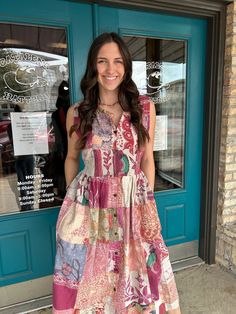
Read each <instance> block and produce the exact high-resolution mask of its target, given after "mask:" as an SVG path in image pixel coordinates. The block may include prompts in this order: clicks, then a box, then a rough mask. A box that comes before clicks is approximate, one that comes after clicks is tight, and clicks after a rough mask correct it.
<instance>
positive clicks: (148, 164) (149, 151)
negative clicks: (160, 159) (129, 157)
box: [140, 101, 156, 190]
mask: <svg viewBox="0 0 236 314" xmlns="http://www.w3.org/2000/svg"><path fill="white" fill-rule="evenodd" d="M155 125H156V110H155V105H154V103H153V102H152V101H150V126H149V136H150V140H149V141H146V143H145V145H144V153H143V157H142V160H141V165H140V167H141V169H142V171H143V172H144V174H145V175H146V177H147V179H148V183H149V185H150V187H151V188H152V190H154V182H155V164H154V157H153V144H154V134H155Z"/></svg>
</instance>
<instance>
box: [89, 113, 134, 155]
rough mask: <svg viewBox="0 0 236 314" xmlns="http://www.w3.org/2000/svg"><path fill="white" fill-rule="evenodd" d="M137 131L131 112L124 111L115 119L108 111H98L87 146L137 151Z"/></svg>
mask: <svg viewBox="0 0 236 314" xmlns="http://www.w3.org/2000/svg"><path fill="white" fill-rule="evenodd" d="M137 142H138V141H137V132H136V130H135V128H134V126H133V124H132V123H131V121H130V114H129V113H127V112H123V113H122V114H121V115H120V116H117V117H116V120H114V119H113V118H112V117H111V116H110V115H109V114H108V113H106V112H100V111H98V112H97V113H96V117H95V118H94V121H93V124H92V131H91V133H90V135H89V136H88V139H87V142H86V148H94V149H102V150H122V151H127V153H128V152H129V153H130V154H135V152H137V147H138V146H137Z"/></svg>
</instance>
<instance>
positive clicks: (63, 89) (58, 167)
mask: <svg viewBox="0 0 236 314" xmlns="http://www.w3.org/2000/svg"><path fill="white" fill-rule="evenodd" d="M68 79H69V73H68V57H67V40H66V31H65V29H62V28H49V27H39V26H25V25H15V24H0V204H1V207H0V213H1V214H3V213H4V214H6V213H11V212H17V211H27V210H36V209H41V208H48V207H55V206H59V205H61V202H62V200H63V197H64V195H65V178H64V160H65V156H66V150H67V138H66V130H65V119H66V114H67V110H68V108H69V105H70V101H69V84H68Z"/></svg>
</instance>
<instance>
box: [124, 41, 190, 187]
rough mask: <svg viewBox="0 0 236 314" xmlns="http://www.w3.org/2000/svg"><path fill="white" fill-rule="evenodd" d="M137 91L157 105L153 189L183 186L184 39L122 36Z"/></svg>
mask: <svg viewBox="0 0 236 314" xmlns="http://www.w3.org/2000/svg"><path fill="white" fill-rule="evenodd" d="M124 40H125V42H126V43H127V45H128V47H129V50H130V53H131V56H132V60H133V79H134V81H135V83H136V84H137V87H138V90H139V92H140V94H142V95H147V96H149V97H150V98H151V99H152V101H153V102H154V104H155V108H156V114H157V117H156V121H157V122H156V130H155V141H154V160H155V169H156V170H155V175H156V180H155V188H154V190H155V191H163V190H171V189H176V188H184V145H185V103H186V95H185V90H186V59H187V56H186V42H185V41H183V40H170V39H161V38H145V37H136V36H135V37H134V36H124Z"/></svg>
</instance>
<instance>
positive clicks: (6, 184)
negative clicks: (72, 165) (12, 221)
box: [0, 173, 19, 214]
mask: <svg viewBox="0 0 236 314" xmlns="http://www.w3.org/2000/svg"><path fill="white" fill-rule="evenodd" d="M12 192H13V193H14V195H17V194H19V193H18V191H17V175H16V174H15V173H13V174H9V175H7V176H6V177H0V199H1V206H0V214H3V213H4V214H7V213H12V212H18V211H19V204H18V203H17V200H18V197H17V198H16V197H12Z"/></svg>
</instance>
